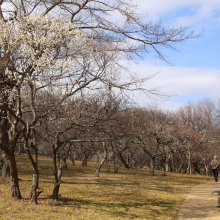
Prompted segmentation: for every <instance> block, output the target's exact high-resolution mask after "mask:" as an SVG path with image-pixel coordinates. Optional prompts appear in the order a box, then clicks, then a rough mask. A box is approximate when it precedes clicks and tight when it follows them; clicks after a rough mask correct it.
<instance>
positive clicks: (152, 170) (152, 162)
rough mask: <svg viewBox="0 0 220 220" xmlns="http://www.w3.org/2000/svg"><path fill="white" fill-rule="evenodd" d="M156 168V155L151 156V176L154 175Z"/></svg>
mask: <svg viewBox="0 0 220 220" xmlns="http://www.w3.org/2000/svg"><path fill="white" fill-rule="evenodd" d="M154 168H155V157H151V161H150V174H151V176H154V175H155V174H154Z"/></svg>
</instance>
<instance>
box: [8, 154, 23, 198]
mask: <svg viewBox="0 0 220 220" xmlns="http://www.w3.org/2000/svg"><path fill="white" fill-rule="evenodd" d="M8 160H9V167H10V174H11V196H12V197H15V198H17V199H21V198H22V197H21V193H20V189H19V180H18V169H17V164H16V160H15V154H14V153H10V155H9V156H8Z"/></svg>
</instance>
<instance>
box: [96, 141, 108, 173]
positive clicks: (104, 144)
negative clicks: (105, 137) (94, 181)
mask: <svg viewBox="0 0 220 220" xmlns="http://www.w3.org/2000/svg"><path fill="white" fill-rule="evenodd" d="M103 148H104V153H103V159H102V160H101V162H100V163H99V155H97V167H96V176H97V177H99V174H100V170H101V168H102V166H103V164H104V163H105V161H106V159H107V149H106V143H105V142H103Z"/></svg>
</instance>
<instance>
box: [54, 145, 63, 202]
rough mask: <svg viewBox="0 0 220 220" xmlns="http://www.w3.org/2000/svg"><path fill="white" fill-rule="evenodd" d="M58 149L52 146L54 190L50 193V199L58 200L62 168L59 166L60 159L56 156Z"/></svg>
mask: <svg viewBox="0 0 220 220" xmlns="http://www.w3.org/2000/svg"><path fill="white" fill-rule="evenodd" d="M57 149H58V147H56V146H53V164H54V188H53V192H52V199H58V198H59V189H60V184H61V177H62V167H61V164H60V158H59V157H58V155H57Z"/></svg>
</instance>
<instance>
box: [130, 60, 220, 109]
mask: <svg viewBox="0 0 220 220" xmlns="http://www.w3.org/2000/svg"><path fill="white" fill-rule="evenodd" d="M133 69H134V70H135V72H137V73H138V75H140V76H142V77H144V76H147V75H148V76H149V75H152V74H155V73H158V72H159V73H158V74H157V75H156V76H155V77H154V78H152V79H151V80H150V81H149V82H148V84H149V86H150V87H153V86H155V87H158V86H159V87H161V90H160V92H161V93H163V94H165V95H169V96H173V97H171V98H170V100H165V101H164V100H163V101H162V100H159V102H158V104H159V105H162V106H163V107H164V108H165V109H167V110H173V109H176V108H178V107H179V106H180V105H183V104H185V103H187V102H189V101H195V100H199V99H200V100H201V99H203V98H219V97H220V83H219V82H220V80H219V77H220V70H218V69H202V68H188V67H173V66H155V65H153V64H151V63H149V62H147V61H143V62H140V64H139V65H138V66H133ZM146 86H148V85H146ZM135 100H136V101H137V102H138V103H139V104H140V105H141V106H144V105H146V104H147V103H149V101H150V100H149V99H147V98H146V97H145V96H144V95H143V94H142V95H141V94H140V93H137V94H136V97H135Z"/></svg>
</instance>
